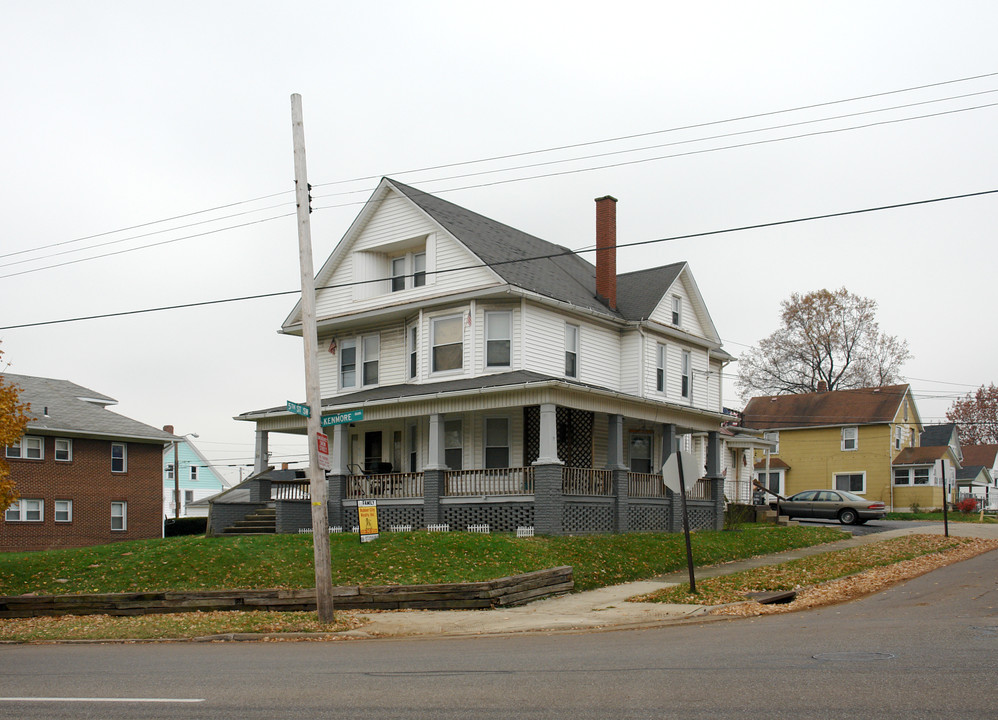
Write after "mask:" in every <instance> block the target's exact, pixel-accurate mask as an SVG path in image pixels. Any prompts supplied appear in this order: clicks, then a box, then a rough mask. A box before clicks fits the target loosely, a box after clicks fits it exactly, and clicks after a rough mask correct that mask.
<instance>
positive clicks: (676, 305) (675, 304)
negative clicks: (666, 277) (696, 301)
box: [672, 295, 683, 327]
mask: <svg viewBox="0 0 998 720" xmlns="http://www.w3.org/2000/svg"><path fill="white" fill-rule="evenodd" d="M682 317H683V299H682V298H681V297H680V296H679V295H673V296H672V324H673V325H675V326H676V327H679V324H680V320H682Z"/></svg>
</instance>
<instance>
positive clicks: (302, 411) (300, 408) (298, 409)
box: [288, 400, 312, 417]
mask: <svg viewBox="0 0 998 720" xmlns="http://www.w3.org/2000/svg"><path fill="white" fill-rule="evenodd" d="M288 412H293V413H294V414H295V415H304V416H305V417H311V416H312V408H310V407H309V406H308V405H306V404H305V403H296V402H291V401H290V400H288Z"/></svg>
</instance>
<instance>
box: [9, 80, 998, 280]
mask: <svg viewBox="0 0 998 720" xmlns="http://www.w3.org/2000/svg"><path fill="white" fill-rule="evenodd" d="M995 76H998V72H994V73H983V74H980V75H971V76H967V77H962V78H955V79H952V80H944V81H940V82H935V83H926V84H923V85H915V86H911V87H906V88H899V89H895V90H888V91H884V92H879V93H871V94H868V95H858V96H854V97H849V98H842V99H839V100H830V101H825V102H820V103H813V104H810V105H800V106H797V107H792V108H785V109H781V110H772V111H767V112H762V113H755V114H750V115H743V116H739V117H734V118H726V119H723V120H713V121H707V122H703V123H696V124H692V125H686V126H677V127H672V128H666V129H663V130H652V131H648V132H642V133H633V134H629V135H620V136H616V137H611V138H603V139H599V140H591V141H586V142H580V143H572V144H568V145H560V146H554V147H548V148H541V149H536V150H528V151H524V152H517V153H509V154H505V155H496V156H492V157H487V158H479V159H475V160H466V161H460V162H454V163H447V164H441V165H432V166H426V167H422V168H416V169H410V170H402V171H397V172H395V173H387V175H388V176H393V175H410V174H413V173H416V172H426V171H430V170H440V169H446V168H453V167H460V166H466V165H476V164H481V163H485V162H493V161H496V160H505V159H511V158H516V157H526V156H530V155H539V154H544V153H550V152H558V151H561V150H569V149H574V148H580V147H588V146H593V145H600V144H607V143H611V142H619V141H623V140H631V139H636V138H642V137H650V136H654V135H661V134H665V133H672V132H678V131H682V130H691V129H698V128H704V127H710V126H714V125H722V124H729V123H734V122H740V121H745V120H752V119H758V118H763V117H771V116H775V115H781V114H788V113H792V112H799V111H802V110H809V109H815V108H820V107H828V106H832V105H838V104H844V103H849V102H856V101H860V100H868V99H872V98H877V97H886V96H889V95H897V94H901V93H907V92H913V91H916V90H925V89H928V88H934V87H942V86H945V85H952V84H956V83H963V82H969V81H973V80H981V79H984V78H991V77H995ZM986 92H994V91H983V92H982V93H968V94H966V95H958V96H952V97H949V98H943V99H938V100H930V101H925V102H942V101H943V100H951V99H957V98H961V97H968V96H970V95H976V94H984V93H986ZM919 104H925V103H924V102H923V103H912V104H911V105H919ZM899 107H907V106H895V107H893V108H887V109H897V108H899ZM882 111H883V110H873V111H868V112H882ZM860 114H863V113H860ZM842 117H846V116H842ZM829 119H834V118H825V120H829ZM809 122H821V120H816V121H809ZM776 127H781V126H776ZM769 129H774V128H769ZM752 132H758V131H752ZM717 137H724V136H723V135H722V136H717ZM706 139H711V138H706ZM688 142H694V141H688ZM645 149H647V148H645ZM635 151H636V150H626V151H620V152H635ZM611 154H612V153H611ZM578 159H579V158H576V160H578ZM559 162H569V160H565V161H559ZM527 167H529V166H527ZM512 169H516V168H507V169H506V171H509V170H512ZM492 172H498V171H492ZM379 177H381V176H380V175H369V176H362V177H357V178H352V179H347V180H335V181H331V182H327V183H318V184H314V185H313V187H326V186H330V185H342V184H348V183H352V182H359V181H369V180H376V179H378V178H379ZM456 177H462V176H456ZM447 179H450V178H447ZM528 179H529V178H528ZM507 182H511V181H507ZM455 189H464V188H455ZM291 192H293V190H284V191H280V192H275V193H270V194H267V195H261V196H258V197H255V198H250V199H247V200H240V201H237V202H232V203H226V204H223V205H217V206H215V207H210V208H205V209H203V210H196V211H192V212H188V213H182V214H179V215H173V216H170V217H166V218H162V219H159V220H152V221H148V222H144V223H138V224H135V225H129V226H125V227H122V228H118V229H116V230H108V231H105V232H101V233H94V234H91V235H86V236H82V237H78V238H74V239H71V240H65V241H62V242H57V243H50V244H47V245H41V246H37V247H34V248H28V249H25V250H18V251H14V252H10V253H3V254H0V259H2V258H5V257H12V256H16V255H22V254H26V253H31V252H37V251H39V250H46V249H49V248H53V247H60V246H64V245H69V244H73V243H77V242H82V241H84V240H92V239H95V238H99V237H104V236H107V235H114V234H117V233H120V232H126V231H128V230H135V229H139V228H143V227H149V226H152V225H157V224H161V223H164V222H171V221H173V220H179V219H183V218H187V217H193V216H196V215H201V214H204V213H208V212H213V211H216V210H223V209H227V208H231V207H236V206H239V205H245V204H249V203H252V202H258V201H260V200H266V199H269V198H273V197H278V196H281V195H286V194H288V193H291ZM356 192H365V191H363V190H362V191H356ZM445 192H446V191H445ZM347 194H349V193H347ZM328 196H329V195H327V196H325V197H328ZM334 207H338V206H334ZM323 209H325V208H323ZM261 210H262V209H261ZM249 212H255V211H249ZM227 217H232V216H227ZM219 219H225V218H216V219H215V220H219ZM215 220H208V221H205V222H214V221H215ZM195 224H200V223H195ZM183 227H189V226H181V228H183ZM236 227H239V226H236ZM173 229H180V228H173ZM159 232H165V231H159ZM139 237H142V236H139ZM133 239H134V238H133ZM179 239H186V238H179ZM95 247H99V245H98V246H95ZM143 247H151V246H143ZM136 249H141V248H136ZM98 257H103V256H98ZM11 264H13V263H11ZM41 269H46V268H41ZM3 277H8V276H3Z"/></svg>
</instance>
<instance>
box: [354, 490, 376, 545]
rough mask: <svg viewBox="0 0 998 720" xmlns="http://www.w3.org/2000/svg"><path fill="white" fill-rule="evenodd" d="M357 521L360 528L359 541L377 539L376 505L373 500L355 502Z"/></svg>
mask: <svg viewBox="0 0 998 720" xmlns="http://www.w3.org/2000/svg"><path fill="white" fill-rule="evenodd" d="M357 521H358V525H359V526H360V541H361V542H370V541H371V540H377V539H378V503H377V501H375V500H358V501H357Z"/></svg>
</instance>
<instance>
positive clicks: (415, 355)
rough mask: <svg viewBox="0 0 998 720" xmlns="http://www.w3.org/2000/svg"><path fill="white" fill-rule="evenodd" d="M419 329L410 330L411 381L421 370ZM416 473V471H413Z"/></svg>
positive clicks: (415, 327) (412, 328) (411, 328)
mask: <svg viewBox="0 0 998 720" xmlns="http://www.w3.org/2000/svg"><path fill="white" fill-rule="evenodd" d="M418 341H419V328H418V327H417V326H415V325H413V326H412V327H410V328H409V379H410V380H415V379H416V375H417V372H418V370H419V366H418V359H419V342H418ZM413 472H415V471H413Z"/></svg>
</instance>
